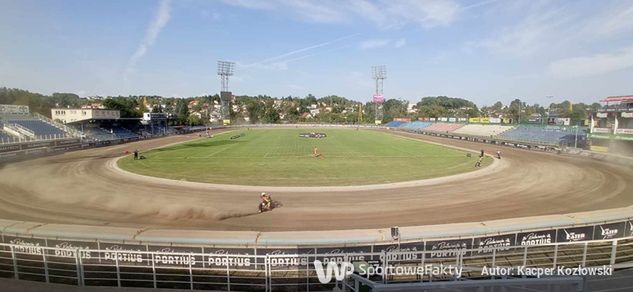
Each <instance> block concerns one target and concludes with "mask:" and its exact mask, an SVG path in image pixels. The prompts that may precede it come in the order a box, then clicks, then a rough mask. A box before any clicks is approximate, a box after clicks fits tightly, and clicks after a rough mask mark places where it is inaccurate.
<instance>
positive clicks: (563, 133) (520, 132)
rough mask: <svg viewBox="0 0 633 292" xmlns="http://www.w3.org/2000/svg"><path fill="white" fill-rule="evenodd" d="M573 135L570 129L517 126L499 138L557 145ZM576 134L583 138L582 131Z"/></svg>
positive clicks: (572, 129)
mask: <svg viewBox="0 0 633 292" xmlns="http://www.w3.org/2000/svg"><path fill="white" fill-rule="evenodd" d="M575 134H576V129H575V128H572V127H558V126H544V127H543V126H530V125H519V126H517V127H516V128H514V129H512V130H510V131H506V132H504V133H503V134H501V135H500V137H501V138H503V139H507V140H513V141H523V142H537V143H546V144H551V145H558V144H559V143H560V142H561V140H562V139H564V138H566V137H569V136H573V135H575ZM578 134H579V135H580V136H585V132H584V130H579V131H578Z"/></svg>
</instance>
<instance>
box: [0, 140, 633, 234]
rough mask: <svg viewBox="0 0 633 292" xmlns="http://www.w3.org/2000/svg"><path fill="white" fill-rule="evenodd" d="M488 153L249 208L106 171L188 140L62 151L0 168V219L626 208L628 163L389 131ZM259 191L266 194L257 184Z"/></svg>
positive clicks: (248, 219)
mask: <svg viewBox="0 0 633 292" xmlns="http://www.w3.org/2000/svg"><path fill="white" fill-rule="evenodd" d="M393 134H396V135H402V136H407V137H411V138H416V139H421V140H426V141H431V142H437V143H443V144H447V145H454V146H458V147H464V148H469V149H473V150H479V149H482V148H483V149H484V150H485V151H486V152H487V153H494V152H495V151H497V150H501V151H502V153H503V154H502V155H503V158H502V159H503V160H504V163H506V164H508V165H507V166H508V167H504V168H503V169H502V170H501V171H499V172H494V173H492V174H489V175H484V176H481V177H475V178H465V179H461V180H458V181H450V182H443V183H439V184H434V185H429V186H423V187H405V188H398V189H391V190H372V191H345V192H302V193H278V194H273V197H274V199H275V200H278V201H281V202H282V203H283V204H284V207H283V208H279V209H275V210H274V211H272V212H266V213H263V214H256V215H253V213H255V212H256V210H257V206H258V203H259V194H258V193H253V192H244V191H220V190H209V189H208V188H199V187H195V186H188V185H178V184H173V183H170V184H167V183H164V184H163V183H155V182H152V183H150V182H147V181H143V180H139V179H138V178H131V177H126V176H125V175H124V174H121V173H118V172H115V171H112V169H111V168H109V167H107V164H108V162H109V161H111V160H112V158H116V157H119V156H121V155H123V151H124V150H133V149H136V148H138V149H141V151H143V150H147V149H151V148H155V147H160V146H164V145H168V144H173V143H177V142H183V141H188V140H191V139H195V138H197V135H187V136H172V137H166V138H161V139H155V140H147V141H139V142H134V143H129V144H122V145H116V146H111V147H105V148H97V149H90V150H83V151H77V152H70V153H66V154H63V155H57V156H51V157H45V158H39V159H34V160H30V161H24V162H19V163H13V164H8V165H5V166H4V167H2V168H1V169H0V218H5V219H14V220H25V221H36V222H47V223H70V224H96V225H111V226H134V227H139V226H141V227H162V228H181V229H207V230H256V231H291V230H330V229H361V228H384V227H389V226H394V225H398V226H411V225H427V224H444V223H458V222H469V221H484V220H494V219H506V218H516V217H524V216H535V215H546V214H561V213H570V212H580V211H590V210H599V209H608V208H618V207H623V206H628V205H632V204H633V172H632V171H631V169H630V168H625V167H621V166H617V165H610V164H607V163H603V162H601V161H595V160H590V159H586V158H580V157H568V156H559V155H556V154H548V153H538V152H533V151H527V150H521V149H510V148H507V147H499V146H494V145H487V144H481V143H473V142H468V141H461V140H453V139H446V138H438V137H431V136H422V135H416V134H410V133H400V132H397V133H393ZM262 191H265V190H262Z"/></svg>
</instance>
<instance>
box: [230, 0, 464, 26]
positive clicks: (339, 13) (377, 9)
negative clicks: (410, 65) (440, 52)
mask: <svg viewBox="0 0 633 292" xmlns="http://www.w3.org/2000/svg"><path fill="white" fill-rule="evenodd" d="M224 3H226V4H228V5H233V6H239V7H243V8H247V9H257V10H268V11H274V12H282V13H285V14H288V15H291V16H293V17H295V18H298V19H299V20H307V21H312V22H321V23H341V22H346V21H350V20H352V19H354V18H359V19H363V20H366V21H370V22H373V23H374V24H376V25H377V26H378V27H381V28H393V27H401V26H403V25H405V24H408V23H415V24H418V25H420V26H422V27H424V28H432V27H436V26H446V25H449V24H451V23H452V22H453V21H455V20H456V19H457V16H458V14H459V11H460V5H459V4H458V3H457V2H456V1H455V0H426V1H416V0H380V1H378V2H370V1H367V0H351V1H348V2H342V1H337V0H323V1H311V0H272V1H254V0H238V1H231V0H225V1H224Z"/></svg>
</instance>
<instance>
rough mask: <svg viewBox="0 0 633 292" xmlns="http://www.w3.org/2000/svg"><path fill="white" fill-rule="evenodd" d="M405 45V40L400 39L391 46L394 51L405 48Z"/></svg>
mask: <svg viewBox="0 0 633 292" xmlns="http://www.w3.org/2000/svg"><path fill="white" fill-rule="evenodd" d="M406 45H407V40H406V39H403V38H402V39H399V40H397V41H396V42H395V43H394V44H393V46H394V47H396V49H399V48H402V47H404V46H406Z"/></svg>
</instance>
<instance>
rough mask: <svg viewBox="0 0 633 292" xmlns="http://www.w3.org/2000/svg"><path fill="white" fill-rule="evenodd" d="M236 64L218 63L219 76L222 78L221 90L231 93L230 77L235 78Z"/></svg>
mask: <svg viewBox="0 0 633 292" xmlns="http://www.w3.org/2000/svg"><path fill="white" fill-rule="evenodd" d="M234 68H235V62H229V61H218V76H220V81H221V83H222V84H221V90H222V91H229V76H233V70H234Z"/></svg>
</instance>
